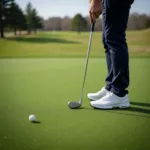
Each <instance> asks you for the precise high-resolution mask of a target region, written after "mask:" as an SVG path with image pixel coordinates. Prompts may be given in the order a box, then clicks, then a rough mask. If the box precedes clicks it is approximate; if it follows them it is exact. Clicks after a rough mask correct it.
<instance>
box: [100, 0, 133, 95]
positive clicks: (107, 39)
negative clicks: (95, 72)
mask: <svg viewBox="0 0 150 150" xmlns="http://www.w3.org/2000/svg"><path fill="white" fill-rule="evenodd" d="M132 2H133V0H103V1H102V3H103V12H102V15H103V44H104V48H105V53H106V62H107V68H108V75H107V77H106V89H107V90H109V91H112V92H113V93H114V94H116V95H117V96H119V97H123V96H125V95H126V94H127V93H128V91H127V90H126V89H127V87H128V86H129V55H128V46H127V43H126V34H125V31H126V28H127V22H128V17H129V12H130V6H131V4H132Z"/></svg>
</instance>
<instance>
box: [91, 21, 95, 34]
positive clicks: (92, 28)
mask: <svg viewBox="0 0 150 150" xmlns="http://www.w3.org/2000/svg"><path fill="white" fill-rule="evenodd" d="M94 27H95V23H94V22H93V23H92V24H91V32H93V31H94Z"/></svg>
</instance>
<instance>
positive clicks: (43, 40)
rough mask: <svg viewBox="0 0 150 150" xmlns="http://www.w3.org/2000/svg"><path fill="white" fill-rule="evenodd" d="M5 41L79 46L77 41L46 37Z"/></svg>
mask: <svg viewBox="0 0 150 150" xmlns="http://www.w3.org/2000/svg"><path fill="white" fill-rule="evenodd" d="M7 40H10V41H17V42H27V43H41V44H45V43H61V44H80V43H81V42H78V41H68V40H65V39H60V38H50V37H49V38H48V37H9V38H7Z"/></svg>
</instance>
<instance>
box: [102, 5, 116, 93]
mask: <svg viewBox="0 0 150 150" xmlns="http://www.w3.org/2000/svg"><path fill="white" fill-rule="evenodd" d="M102 15H103V27H102V29H103V31H102V41H103V45H104V49H105V54H106V63H107V71H108V73H107V77H106V87H105V88H106V89H107V90H108V91H110V90H111V82H112V79H113V69H112V62H111V57H110V51H109V47H108V46H107V43H106V37H105V36H106V33H105V24H106V21H107V19H106V8H105V5H104V3H103V13H102Z"/></svg>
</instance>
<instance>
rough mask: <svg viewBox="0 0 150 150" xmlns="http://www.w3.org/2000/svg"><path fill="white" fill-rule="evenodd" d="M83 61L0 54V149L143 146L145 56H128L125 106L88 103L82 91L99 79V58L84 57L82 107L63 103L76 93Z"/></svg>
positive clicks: (149, 126) (137, 149)
mask: <svg viewBox="0 0 150 150" xmlns="http://www.w3.org/2000/svg"><path fill="white" fill-rule="evenodd" d="M84 66H85V59H84V58H28V59H21V58H18V59H15V58H13V59H0V68H1V70H0V79H1V80H0V150H41V149H43V150H149V149H150V101H149V100H150V91H149V90H150V84H149V77H150V69H149V68H150V59H149V58H142V59H141V58H131V59H130V75H131V84H130V87H129V90H130V94H129V96H130V102H131V108H130V109H127V110H119V109H115V110H96V109H93V108H92V107H90V105H89V100H88V99H87V97H86V94H87V93H88V92H96V91H97V90H99V89H100V88H101V87H102V86H104V85H105V81H104V80H105V76H106V73H107V71H106V62H105V59H104V58H91V59H90V60H89V67H88V73H87V78H86V84H85V90H84V99H83V108H82V109H78V110H71V109H69V108H68V107H67V103H68V101H78V100H79V98H80V91H81V86H82V81H83V71H84ZM30 114H35V115H36V117H37V120H38V121H39V122H41V123H37V124H33V123H30V122H29V121H28V117H29V115H30Z"/></svg>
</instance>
